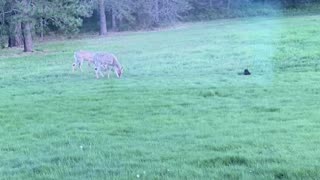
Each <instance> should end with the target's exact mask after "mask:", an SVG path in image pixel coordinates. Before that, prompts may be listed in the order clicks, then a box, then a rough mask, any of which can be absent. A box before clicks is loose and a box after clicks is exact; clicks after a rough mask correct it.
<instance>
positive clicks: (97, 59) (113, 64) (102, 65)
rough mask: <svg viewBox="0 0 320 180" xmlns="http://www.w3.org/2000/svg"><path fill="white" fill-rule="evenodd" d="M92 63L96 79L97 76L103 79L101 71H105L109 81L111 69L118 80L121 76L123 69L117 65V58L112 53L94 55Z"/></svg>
mask: <svg viewBox="0 0 320 180" xmlns="http://www.w3.org/2000/svg"><path fill="white" fill-rule="evenodd" d="M93 63H94V66H95V73H96V78H97V79H99V75H101V76H102V77H104V74H103V72H102V71H107V73H108V79H109V77H110V70H111V69H113V71H114V72H115V74H116V76H117V77H118V78H120V77H121V75H122V74H123V67H122V66H121V64H120V63H119V61H118V58H117V57H116V56H115V55H114V54H112V53H96V54H95V55H94V57H93Z"/></svg>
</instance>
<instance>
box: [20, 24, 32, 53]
mask: <svg viewBox="0 0 320 180" xmlns="http://www.w3.org/2000/svg"><path fill="white" fill-rule="evenodd" d="M21 24H22V34H23V46H24V52H32V51H33V42H32V34H31V23H30V22H22V23H21Z"/></svg>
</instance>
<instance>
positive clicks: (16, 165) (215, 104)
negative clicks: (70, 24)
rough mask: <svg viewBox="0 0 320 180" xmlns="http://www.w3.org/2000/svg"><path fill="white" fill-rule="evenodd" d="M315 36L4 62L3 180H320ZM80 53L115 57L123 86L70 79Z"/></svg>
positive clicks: (154, 40) (48, 54) (120, 42)
mask: <svg viewBox="0 0 320 180" xmlns="http://www.w3.org/2000/svg"><path fill="white" fill-rule="evenodd" d="M319 25H320V16H296V17H283V18H248V19H233V20H217V21H212V22H201V23H193V24H182V25H179V26H177V27H175V28H171V29H164V30H161V31H155V32H136V33H125V34H123V35H117V36H110V37H107V38H98V37H94V38H84V39H78V40H66V41H51V42H45V43H37V44H36V47H35V49H36V52H34V53H32V54H24V53H21V49H5V50H0V123H1V126H0V179H39V180H40V179H41V180H42V179H74V180H78V179H148V180H149V179H319V178H320V138H319V137H320V111H319V107H320V83H319V82H320V36H319V34H320V28H319ZM80 49H82V50H92V51H101V52H102V51H108V52H113V53H115V54H116V55H117V56H118V57H119V60H120V62H121V63H122V65H123V66H124V76H123V77H122V78H121V79H117V78H116V77H115V75H114V74H113V75H112V76H111V78H110V79H107V78H103V79H98V80H97V79H95V74H94V70H93V69H92V67H88V66H87V65H85V66H84V72H82V73H81V72H75V73H72V71H71V70H72V67H71V65H72V62H73V52H74V51H76V50H80ZM246 68H248V69H249V70H250V71H251V73H252V75H251V76H243V75H240V73H241V72H243V70H244V69H246Z"/></svg>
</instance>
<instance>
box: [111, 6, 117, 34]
mask: <svg viewBox="0 0 320 180" xmlns="http://www.w3.org/2000/svg"><path fill="white" fill-rule="evenodd" d="M117 28H118V27H117V17H116V13H115V11H114V10H113V9H112V30H113V31H116V30H117Z"/></svg>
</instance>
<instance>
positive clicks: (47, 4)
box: [0, 0, 319, 52]
mask: <svg viewBox="0 0 320 180" xmlns="http://www.w3.org/2000/svg"><path fill="white" fill-rule="evenodd" d="M317 1H319V0H0V46H1V47H6V46H8V47H16V46H23V47H24V51H25V52H31V51H33V39H34V37H35V36H37V37H39V38H40V39H43V37H44V36H45V35H46V34H47V33H49V32H55V33H61V34H75V33H77V32H78V31H79V28H80V27H82V26H83V21H87V22H91V24H89V25H87V26H95V25H96V24H97V25H98V29H97V30H98V31H99V33H100V35H106V34H107V32H108V31H110V30H112V31H119V30H129V29H146V28H155V27H160V26H163V25H170V24H173V23H174V22H177V21H186V20H204V19H214V18H230V17H241V16H250V15H264V14H266V13H268V11H269V10H271V9H273V8H274V7H279V8H299V7H300V6H304V5H307V4H310V3H316V2H317ZM92 22H94V23H93V24H92Z"/></svg>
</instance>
